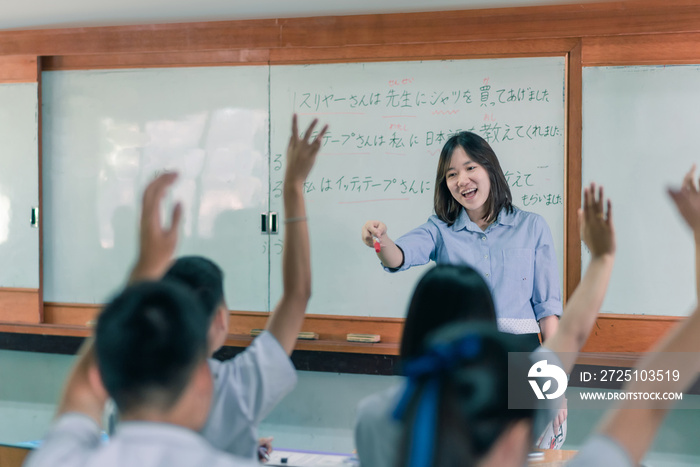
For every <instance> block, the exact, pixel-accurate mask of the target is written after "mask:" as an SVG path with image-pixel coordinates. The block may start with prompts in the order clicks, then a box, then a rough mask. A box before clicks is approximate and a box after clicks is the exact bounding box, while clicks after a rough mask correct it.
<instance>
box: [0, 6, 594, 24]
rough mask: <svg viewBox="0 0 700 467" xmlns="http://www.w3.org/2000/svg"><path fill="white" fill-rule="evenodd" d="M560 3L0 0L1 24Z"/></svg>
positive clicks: (135, 21)
mask: <svg viewBox="0 0 700 467" xmlns="http://www.w3.org/2000/svg"><path fill="white" fill-rule="evenodd" d="M555 3H567V0H559V1H556V0H433V1H429V0H120V1H106V0H0V30H2V29H45V28H65V27H86V26H119V25H130V24H157V23H178V22H199V21H223V20H241V19H263V18H291V17H305V16H331V15H356V14H368V13H407V12H420V11H440V10H464V9H476V8H504V7H514V6H532V5H544V4H555ZM575 3H581V2H580V0H579V1H576V2H575Z"/></svg>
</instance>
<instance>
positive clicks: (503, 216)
mask: <svg viewBox="0 0 700 467" xmlns="http://www.w3.org/2000/svg"><path fill="white" fill-rule="evenodd" d="M517 212H518V210H517V208H516V207H513V212H511V213H510V214H509V213H507V212H506V210H505V209H501V212H499V213H498V217H497V218H496V221H495V222H494V224H501V225H510V226H512V225H515V215H516V214H517ZM462 229H467V230H469V231H470V232H480V233H481V232H482V230H481V229H480V228H479V226H478V225H476V222H473V221H472V220H471V219H470V218H469V214H467V210H466V209H464V208H462V209H461V210H460V211H459V216H457V220H456V221H455V223H454V224H452V230H454V231H455V232H457V231H460V230H462Z"/></svg>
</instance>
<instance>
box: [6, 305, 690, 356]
mask: <svg viewBox="0 0 700 467" xmlns="http://www.w3.org/2000/svg"><path fill="white" fill-rule="evenodd" d="M44 309H45V316H46V324H47V325H53V326H59V327H67V328H70V329H86V328H85V323H87V322H88V321H90V320H92V319H94V317H95V316H96V315H97V312H98V311H99V306H96V305H81V304H58V303H46V304H45V306H44ZM267 318H268V313H260V312H247V311H232V312H231V318H230V321H229V323H230V329H229V332H230V333H231V334H230V336H229V340H228V341H227V345H231V346H246V345H248V343H249V342H250V341H251V340H252V339H251V338H250V330H251V329H263V328H264V327H265V323H266V321H267ZM681 319H683V318H679V317H669V316H639V315H624V314H602V315H600V316H599V317H598V319H597V321H596V326H595V327H594V329H593V331H592V332H591V336H590V337H589V339H588V342H587V343H586V345H585V346H584V348H583V350H582V351H583V352H645V351H647V350H649V348H650V347H651V346H652V345H654V343H655V342H656V341H657V340H658V339H659V338H660V337H661V336H663V335H664V334H666V332H668V330H669V329H670V328H671V327H672V326H673V325H674V324H675V323H677V322H678V321H680V320H681ZM48 328H50V329H51V328H52V326H48ZM0 330H2V331H4V332H11V331H9V330H8V329H7V328H3V329H0ZM303 330H304V331H312V332H317V333H318V334H319V336H320V338H321V340H319V341H316V342H314V341H300V342H299V344H298V346H297V348H298V349H304V350H314V349H317V350H325V351H331V352H333V351H335V352H367V353H382V354H386V355H398V343H399V342H400V340H401V334H402V332H403V320H402V319H400V318H366V317H351V316H334V315H307V316H306V320H305V321H304V327H303ZM17 332H23V331H17ZM348 333H363V334H380V335H381V336H382V342H381V343H380V344H374V345H371V344H354V343H349V342H345V335H346V334H348ZM72 335H75V334H72ZM81 335H82V334H81ZM371 349H374V350H371Z"/></svg>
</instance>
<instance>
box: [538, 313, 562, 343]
mask: <svg viewBox="0 0 700 467" xmlns="http://www.w3.org/2000/svg"><path fill="white" fill-rule="evenodd" d="M538 324H539V325H540V332H541V333H542V341H546V340H547V339H549V338H550V337H552V336H553V335H554V334H556V332H557V329H559V317H558V316H557V315H549V316H545V317H544V318H542V319H541V320H539V321H538Z"/></svg>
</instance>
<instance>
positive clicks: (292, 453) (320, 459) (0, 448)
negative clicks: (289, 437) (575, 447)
mask: <svg viewBox="0 0 700 467" xmlns="http://www.w3.org/2000/svg"><path fill="white" fill-rule="evenodd" d="M29 452H30V449H27V448H19V447H14V446H5V445H0V466H2V467H21V465H22V463H23V462H24V459H25V458H26V457H27V455H28V454H29ZM543 452H544V458H542V459H538V460H536V461H531V462H529V464H528V465H531V466H533V467H534V466H536V467H560V466H563V465H565V463H566V461H568V460H569V459H571V458H572V457H573V456H574V455H575V454H576V453H577V452H578V451H555V450H544V451H543ZM270 457H271V458H270V462H269V463H268V464H267V465H268V466H270V467H274V466H279V465H288V466H290V467H312V466H313V467H316V466H318V467H320V466H323V467H341V466H342V467H348V466H353V465H358V464H357V463H356V462H354V461H353V459H354V457H353V456H351V455H350V454H334V453H322V452H311V451H299V450H291V449H278V450H275V451H274V452H273V453H272V455H271V456H270ZM283 457H284V458H287V459H288V460H289V461H288V462H287V464H282V463H281V462H280V460H281V459H282V458H283Z"/></svg>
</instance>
